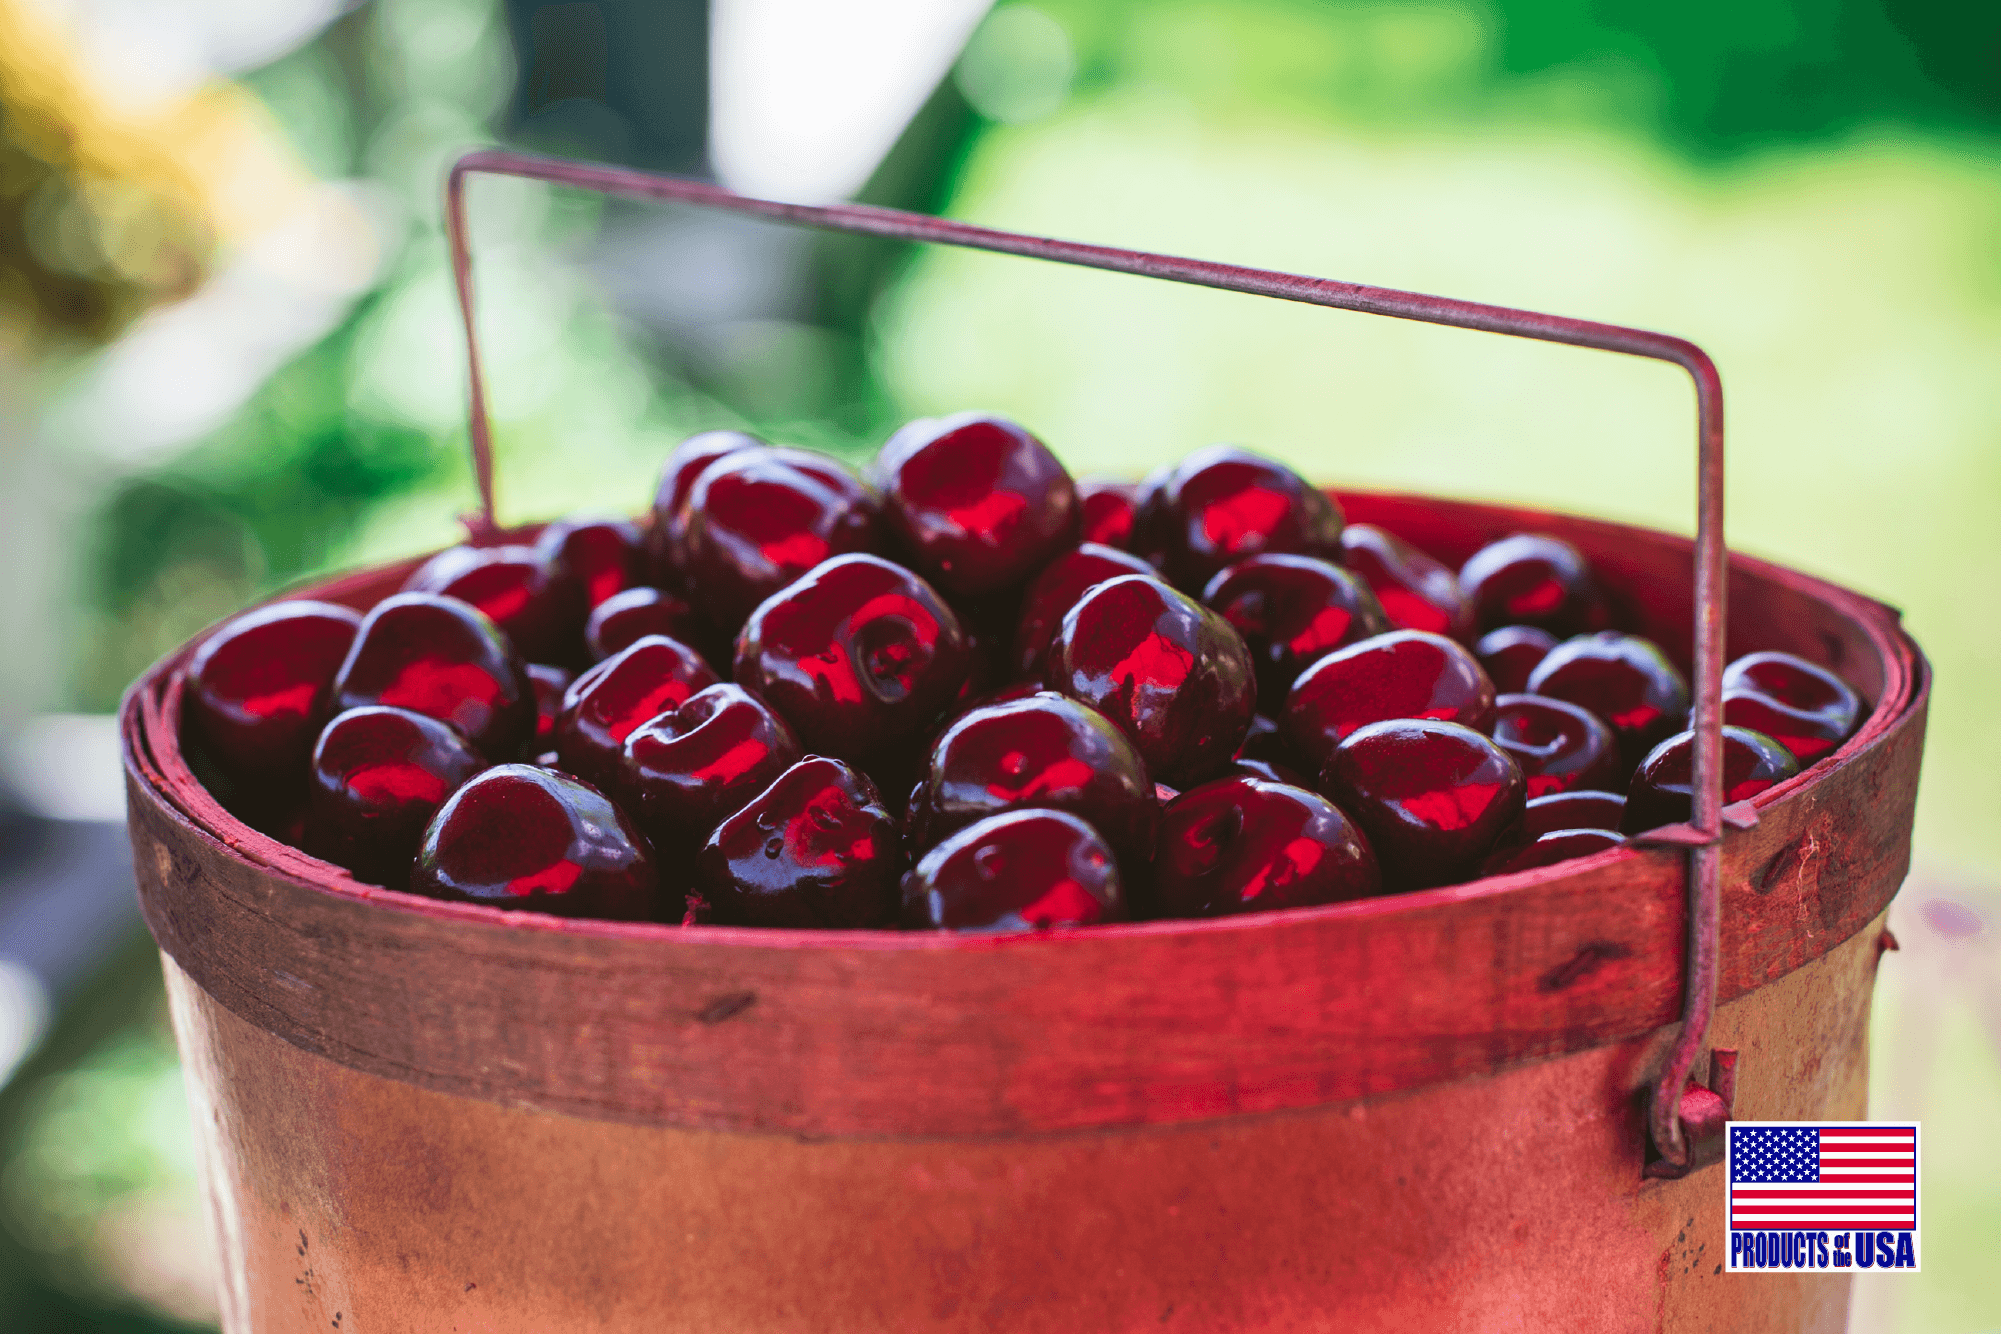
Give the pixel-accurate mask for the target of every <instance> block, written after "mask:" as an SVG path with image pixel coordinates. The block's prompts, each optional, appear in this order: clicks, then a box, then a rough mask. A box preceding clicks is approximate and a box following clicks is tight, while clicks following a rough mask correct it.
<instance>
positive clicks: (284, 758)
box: [182, 601, 361, 782]
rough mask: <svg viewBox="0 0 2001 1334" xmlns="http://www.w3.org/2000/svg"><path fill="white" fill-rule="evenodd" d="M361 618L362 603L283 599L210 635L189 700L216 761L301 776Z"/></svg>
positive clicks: (260, 773) (191, 716)
mask: <svg viewBox="0 0 2001 1334" xmlns="http://www.w3.org/2000/svg"><path fill="white" fill-rule="evenodd" d="M360 628H361V613H360V612H357V611H352V610H350V609H349V608H346V607H337V606H335V605H333V604H332V603H330V602H307V601H291V602H274V603H271V604H270V605H269V606H265V607H259V608H257V609H256V610H254V611H248V612H245V613H244V614H243V615H241V616H238V617H237V618H236V619H235V620H233V621H231V622H229V624H227V625H225V626H223V627H222V629H220V630H218V631H216V632H215V633H214V634H212V635H210V636H209V637H208V638H207V639H205V640H203V641H202V646H201V647H200V648H198V649H196V650H195V656H194V660H193V661H192V662H190V663H189V664H188V674H187V685H186V687H185V693H184V694H183V695H182V708H184V709H185V710H186V711H187V718H188V725H189V727H190V728H191V729H192V730H193V732H194V735H195V737H196V738H197V739H198V740H199V741H200V742H201V743H202V745H203V746H204V747H205V748H206V749H207V751H208V753H209V755H210V757H211V758H213V759H214V761H215V763H216V764H218V765H220V766H221V767H222V769H223V770H224V772H225V773H227V774H228V775H230V776H231V777H233V778H236V779H238V780H239V781H251V782H254V781H257V780H260V779H283V780H286V781H287V782H296V781H297V775H298V773H299V772H300V771H301V770H302V769H303V768H304V767H305V764H306V760H307V758H308V757H309V756H310V755H311V754H312V750H313V739H314V738H315V737H316V736H317V735H318V733H319V727H320V724H321V723H322V722H323V721H324V720H325V718H326V716H327V711H328V696H329V693H330V692H331V689H332V686H333V679H334V673H335V672H336V671H338V670H339V669H340V665H341V662H342V660H343V659H345V658H346V657H347V654H348V650H349V649H350V648H351V647H352V646H353V644H354V637H355V634H356V632H357V631H358V630H359V629H360Z"/></svg>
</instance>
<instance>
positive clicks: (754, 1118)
mask: <svg viewBox="0 0 2001 1334" xmlns="http://www.w3.org/2000/svg"><path fill="white" fill-rule="evenodd" d="M1340 499H1341V500H1342V501H1343V503H1344V504H1345V505H1346V507H1347V509H1348V513H1349V516H1350V518H1351V520H1354V521H1368V522H1376V523H1380V524H1382V525H1383V526H1384V527H1387V528H1390V529H1391V530H1392V531H1395V532H1398V533H1399V534H1400V535H1403V536H1405V537H1407V538H1409V539H1410V540H1413V541H1415V542H1417V543H1418V544H1419V545H1421V546H1424V547H1426V548H1428V549H1430V550H1433V551H1435V552H1437V553H1438V554H1439V555H1441V556H1442V557H1444V558H1446V559H1450V560H1457V559H1459V558H1461V557H1463V555H1465V554H1468V553H1470V552H1471V551H1472V550H1473V549H1475V548H1476V547H1478V546H1479V545H1481V544H1482V543H1483V542H1485V541H1487V540H1489V539H1490V538H1492V537H1495V536H1500V535H1503V534H1505V533H1507V532H1511V531H1517V530H1521V529H1534V530H1536V531H1542V532H1553V533H1556V534H1558V535H1560V536H1564V537H1566V538H1568V539H1569V540H1571V541H1573V542H1575V543H1577V544H1578V545H1579V546H1580V547H1582V548H1583V549H1584V550H1585V551H1586V552H1587V553H1588V554H1589V555H1590V556H1591V557H1592V559H1593V560H1594V561H1595V562H1596V563H1597V564H1598V566H1599V568H1600V571H1601V574H1602V575H1603V577H1604V579H1605V581H1606V583H1607V584H1608V585H1609V586H1610V587H1611V588H1612V589H1613V591H1614V592H1615V594H1616V595H1617V596H1618V597H1619V598H1620V599H1622V601H1623V602H1624V603H1625V604H1626V608H1627V611H1628V613H1629V615H1630V616H1631V617H1632V619H1633V621H1634V623H1636V624H1638V625H1639V626H1641V627H1642V628H1643V630H1644V631H1645V632H1646V633H1649V634H1650V635H1652V636H1654V637H1656V638H1658V639H1660V640H1661V641H1662V642H1663V644H1664V645H1665V646H1666V647H1668V649H1669V650H1670V652H1676V653H1681V654H1684V655H1685V654H1686V652H1687V646H1688V624H1687V618H1688V613H1689V605H1688V571H1689V562H1690V548H1689V544H1688V542H1687V541H1686V540H1685V539H1680V538H1675V537H1671V536H1667V535H1663V534H1658V533H1651V532H1646V531H1644V530H1639V529H1633V528H1628V527H1622V526H1620V525H1616V524H1608V523H1602V522H1598V521H1592V520H1582V519H1572V518H1567V517H1563V516H1555V515H1547V514H1540V513H1534V512H1526V511H1512V510H1504V509H1499V508H1496V507H1491V506H1481V505H1472V504H1462V503H1456V502H1444V501H1436V500H1421V499H1417V498H1411V497H1397V496H1368V495H1349V494H1345V493H1344V494H1342V495H1341V496H1340ZM407 568H408V567H407V565H406V566H403V567H398V568H397V569H395V570H385V571H379V572H375V573H372V574H370V573H364V574H362V575H359V576H351V577H349V578H347V579H345V580H340V581H335V582H334V583H332V584H330V585H326V586H323V587H321V588H317V589H314V590H311V591H312V592H313V594H314V595H315V596H322V597H331V598H332V599H333V600H339V601H347V602H350V603H352V604H353V605H367V604H368V603H369V602H370V601H372V600H373V599H374V598H376V597H379V596H381V595H383V594H384V593H386V592H388V591H391V590H393V589H394V587H395V586H396V585H397V584H398V583H399V582H400V579H401V573H402V571H403V570H404V569H407ZM1731 598H1732V602H1731V615H1730V626H1731V652H1732V654H1733V655H1735V654H1739V653H1744V652H1750V651H1753V650H1758V649H1770V648H1781V649H1786V650H1788V651H1792V652H1796V653H1800V654H1801V655H1802V656H1805V657H1808V658H1810V659H1813V660H1815V661H1819V662H1822V663H1825V664H1828V665H1830V666H1832V667H1833V668H1834V669H1835V670H1837V671H1839V672H1840V673H1841V674H1842V675H1844V676H1845V677H1847V678H1848V679H1849V680H1850V681H1851V682H1852V683H1853V684H1854V685H1855V686H1856V687H1857V688H1858V689H1859V690H1861V691H1862V692H1863V694H1864V695H1865V697H1867V698H1869V699H1871V700H1873V701H1874V702H1875V707H1874V710H1873V712H1872V714H1871V716H1870V718H1869V720H1868V722H1867V723H1866V724H1865V726H1864V727H1863V729H1862V730H1861V731H1860V732H1859V733H1858V735H1857V736H1856V737H1855V738H1853V739H1852V740H1851V741H1849V742H1848V743H1847V744H1846V745H1845V746H1843V747H1842V749H1841V750H1840V751H1839V752H1837V754H1836V755H1834V756H1832V757H1830V758H1829V759H1827V760H1825V761H1823V762H1822V763H1821V764H1819V765H1817V766H1815V767H1814V768H1813V769H1812V770H1810V771H1808V772H1807V773H1806V774H1803V775H1802V776H1801V777H1799V778H1798V779H1795V780H1793V781H1791V782H1789V783H1787V784H1785V785H1783V786H1781V787H1779V788H1775V789H1773V790H1772V791H1770V792H1768V793H1765V794H1763V796H1761V797H1760V799H1759V801H1758V803H1757V805H1758V808H1759V813H1760V821H1759V823H1758V824H1757V826H1756V827H1755V828H1752V829H1750V830H1746V831H1741V832H1734V833H1732V834H1731V835H1730V836H1729V838H1728V840H1727V842H1726V844H1725V854H1724V880H1723V892H1724V900H1723V940H1722V947H1723V948H1722V959H1723V969H1722V984H1721V998H1722V999H1723V1000H1725V1001H1728V1000H1731V999H1733V998H1736V997H1740V996H1743V995H1745V994H1747V993H1748V992H1751V991H1753V990H1755V989H1757V988H1759V987H1761V986H1764V985H1766V984H1768V983H1770V982H1773V981H1775V980H1776V979H1779V978H1782V977H1784V976H1786V975H1788V974H1789V973H1791V972H1793V971H1794V970H1796V969H1798V968H1800V967H1802V966H1803V965H1805V964H1807V963H1809V962H1811V961H1812V960H1815V959H1818V958H1821V957H1822V956H1824V955H1825V954H1827V952H1828V951H1829V950H1831V949H1833V948H1834V947H1835V946H1837V945H1839V944H1840V943H1841V942H1843V941H1845V940H1848V939H1849V938H1850V937H1852V936H1853V935H1854V934H1855V933H1856V932H1857V931H1858V930H1860V929H1861V928H1862V926H1863V925H1864V924H1865V923H1867V922H1869V921H1870V920H1871V919H1873V918H1874V917H1875V916H1876V915H1877V914H1878V913H1879V912H1880V911H1881V910H1882V908H1883V907H1884V905H1885V904H1887V903H1888V901H1889V899H1890V897H1891V896H1892V895H1893V894H1894V893H1895V891H1896V889H1897V886H1898V884H1899V883H1900V882H1901V881H1902V879H1903V876H1904V872H1905V870H1906V868H1907V865H1908V861H1909V849H1910V831H1911V819H1912V807H1913V802H1914V798H1915V791H1916V781H1917V772H1918V760H1919V752H1920V749H1921V746H1922V742H1923V733H1924V717H1925V703H1926V698H1927V693H1928V676H1927V671H1926V668H1925V664H1924V661H1923V659H1922V657H1921V656H1920V655H1919V654H1918V652H1917V649H1916V647H1915V646H1914V645H1913V644H1912V643H1911V642H1910V640H1909V639H1908V638H1907V637H1906V636H1904V635H1903V634H1902V632H1901V631H1900V630H1899V629H1898V628H1897V625H1896V617H1895V614H1894V613H1893V612H1891V611H1890V610H1889V609H1887V608H1884V607H1882V606H1881V605H1880V604H1878V603H1875V602H1871V601H1870V600H1868V599H1866V598H1862V597H1859V596H1857V595H1855V594H1852V593H1848V592H1846V591H1844V590H1841V589H1839V588H1836V587H1834V586H1832V585H1829V584H1826V583H1823V582H1821V581H1818V580H1814V579H1811V578H1809V577H1807V576H1805V575H1801V574H1798V573H1795V572H1792V571H1787V570H1783V569H1779V568H1777V567H1774V566H1770V565H1767V564H1763V563H1760V562H1756V561H1749V560H1742V559H1739V560H1736V561H1734V562H1733V569H1732V588H1731ZM190 648H192V646H190ZM184 657H185V651H184V653H183V654H182V655H177V656H176V657H174V658H170V659H168V660H166V661H165V662H163V663H161V664H160V665H159V666H157V667H156V668H155V669H154V670H153V671H152V672H151V673H149V674H148V676H147V677H145V678H144V679H143V680H142V681H141V682H140V683H139V684H138V685H137V686H135V687H134V690H133V692H132V693H131V695H130V696H129V697H128V699H127V701H126V705H125V709H124V713H123V728H124V735H125V742H126V762H127V771H128V787H129V791H130V810H131V825H132V835H133V841H134V849H135V862H136V865H137V867H138V871H139V879H140V888H141V903H142V907H143V909H144V911H145V914H146V918H147V921H148V923H149V925H151V927H152V929H153V933H154V935H155V938H156V939H157V940H158V941H159V943H160V946H161V948H162V949H163V950H164V951H165V952H166V953H167V954H168V955H169V956H170V957H172V958H173V959H174V960H175V962H176V963H177V964H178V965H179V967H180V968H181V969H182V970H183V971H184V972H185V973H186V975H187V976H188V978H190V979H191V980H192V982H193V983H194V984H195V985H196V986H197V987H199V988H200V990H201V991H203V992H204V993H206V994H207V995H208V996H209V997H211V998H213V1000H214V1001H215V1002H216V1003H217V1004H219V1005H221V1006H222V1007H223V1008H224V1009H226V1010H228V1011H229V1012H231V1013H232V1014H234V1015H236V1016H237V1017H239V1018H240V1019H242V1020H244V1021H246V1022H248V1023H250V1024H251V1025H253V1026H255V1027H257V1028H259V1029H262V1030H264V1031H266V1032H269V1033H271V1034H273V1035H275V1036H276V1037H278V1038H279V1039H282V1040H283V1041H285V1042H287V1043H290V1044H292V1045H294V1046H296V1047H298V1048H300V1049H302V1050H304V1051H307V1052H311V1053H316V1054H318V1055H321V1056H325V1057H327V1058H329V1059H330V1060H332V1061H334V1062H337V1063H339V1064H341V1065H344V1066H347V1067H351V1068H353V1069H355V1070H358V1071H363V1072H367V1073H370V1074H374V1075H380V1076H384V1077H387V1078H391V1079H395V1080H400V1081H404V1082H407V1083H410V1084H414V1085H416V1086H418V1087H421V1088H424V1089H429V1090H434V1091H437V1092H441V1093H446V1094H450V1095H454V1096H459V1097H466V1098H472V1099H481V1100H486V1101H490V1102H495V1103H500V1104H505V1105H508V1106H515V1107H523V1108H532V1109H536V1110H540V1111H545V1112H556V1113H562V1114H564V1115H568V1116H576V1117H585V1118H591V1119H597V1120H604V1121H614V1122H626V1123H632V1124H636V1125H642V1126H645V1125H655V1126H679V1127H707V1128H714V1129H722V1130H733V1131H752V1132H777V1133H783V1134H789V1135H794V1136H801V1137H859V1138H896V1139H909V1138H915V1139H925V1138H937V1137H945V1138H952V1137H987V1136H995V1135H1022V1134H1038V1133H1045V1132H1055V1131H1068V1130H1077V1129H1086V1128H1093V1127H1112V1126H1134V1125H1143V1124H1161V1123H1173V1122H1182V1121H1192V1120H1201V1119H1207V1118H1215V1117H1224V1116H1231V1115H1236V1114H1241V1113H1253V1112H1269V1111H1276V1110H1281V1109H1287V1108H1305V1107H1312V1106H1317V1105H1321V1104H1327V1103H1333V1102H1340V1101H1345V1100H1350V1099H1355V1098H1361V1097H1368V1096H1374V1095H1382V1094H1387V1093H1393V1092H1398V1091H1404V1090H1413V1089H1420V1088H1424V1087H1428V1086H1431V1085H1435V1084H1439V1083H1443V1082H1447V1081H1453V1080H1458V1079H1462V1078H1465V1077H1467V1076H1473V1075H1485V1074H1492V1073H1495V1072H1498V1071H1501V1070H1504V1069H1507V1068H1509V1067H1511V1066H1514V1065H1518V1064H1520V1063H1523V1062H1528V1061H1535V1060H1539V1059H1543V1058H1548V1057H1552V1056H1556V1055H1560V1054H1563V1053H1570V1052H1578V1051H1582V1050H1585V1049H1590V1048H1597V1047H1602V1046H1605V1045H1607V1044H1612V1043H1617V1042H1621V1041H1625V1040H1629V1039H1633V1038H1636V1037H1638V1036H1640V1035H1643V1034H1646V1033H1648V1032H1650V1031H1651V1030H1655V1029H1657V1028H1660V1027H1661V1026H1662V1025H1665V1024H1669V1023H1671V1022H1672V1021H1673V1020H1674V1019H1675V1018H1676V1016H1677V1014H1678V1013H1679V1004H1680V985H1681V957H1682V934H1683V930H1682V913H1683V889H1682V872H1683V862H1682V858H1681V856H1680V855H1679V854H1677V853H1673V852H1668V851H1664V850H1647V851H1639V850H1620V851H1615V852H1610V853H1604V854H1600V855H1598V856H1595V857H1591V858H1586V859H1581V860H1578V861H1575V862H1569V863H1564V864H1562V865H1559V866H1556V867H1550V868H1543V869H1540V870H1536V871H1531V872H1525V873H1522V874H1519V875H1515V876H1509V877H1503V878H1497V879H1491V880H1483V881H1479V882H1476V883H1474V884H1470V885H1464V886H1457V887H1453V888H1448V889H1441V890H1431V891H1426V892H1422V893H1417V894H1409V895H1403V896H1400V897H1395V898H1388V899H1377V900H1371V901H1366V902H1360V903H1348V904H1338V905H1333V906H1330V907H1326V908H1317V909H1308V910H1300V911H1292V912H1285V913H1277V914H1265V915H1257V916H1251V917H1244V918H1237V919H1230V920H1223V921H1213V922H1163V923H1148V924H1139V925H1131V926H1118V927H1107V928H1095V929H1092V930H1088V931H1079V932H1074V933H1056V934H1051V935H1048V936H1041V937H1008V938H984V939H958V938H952V937H943V936H930V935H905V934H897V933H860V932H791V931H758V930H754V929H743V928H725V927H695V928H679V927H670V926H656V925H648V924H617V923H600V922H573V921H562V920H558V919H554V918H547V917H540V916H537V915H535V914H526V913H523V914H509V913H504V912H501V911H498V910H494V909H488V908H482V907H476V906H471V905H457V904H444V903H436V902H432V901H429V900H425V899H419V898H414V897H412V896H409V895H405V894H398V893H394V892H392V891H388V890H382V889H378V888H374V887H371V886H365V885H360V884H357V883H356V882H354V881H353V880H352V879H351V878H350V877H348V876H347V875H346V874H345V873H343V872H340V871H339V870H338V869H337V868H333V867H330V866H327V865H325V864H324V863H320V862H317V861H315V860H313V859H311V858H308V857H306V856H305V855H304V854H302V853H299V852H298V851H296V850H295V849H292V848H289V847H286V846H285V845H283V844H281V843H278V842H276V841H274V840H272V839H270V838H268V837H265V836H264V835H261V834H259V833H257V832H256V831H255V830H252V829H249V828H248V827H247V826H244V825H242V824H241V823H239V822H237V821H236V820H234V819H233V818H232V817H231V816H229V814H228V813H227V812H226V811H224V810H222V809H221V807H220V806H219V805H218V804H217V803H216V802H215V800H214V799H213V798H212V797H210V796H209V795H208V794H207V792H206V791H205V790H203V789H202V788H201V786H200V784H199V783H197V782H195V780H194V778H193V776H192V774H191V773H190V772H189V771H188V769H187V765H186V763H185V761H184V760H183V758H182V757H181V755H180V753H179V748H178V745H177V740H176V739H177V736H178V707H179V693H178V678H177V675H176V672H177V669H178V667H179V665H180V663H181V662H182V661H183V660H184Z"/></svg>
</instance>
